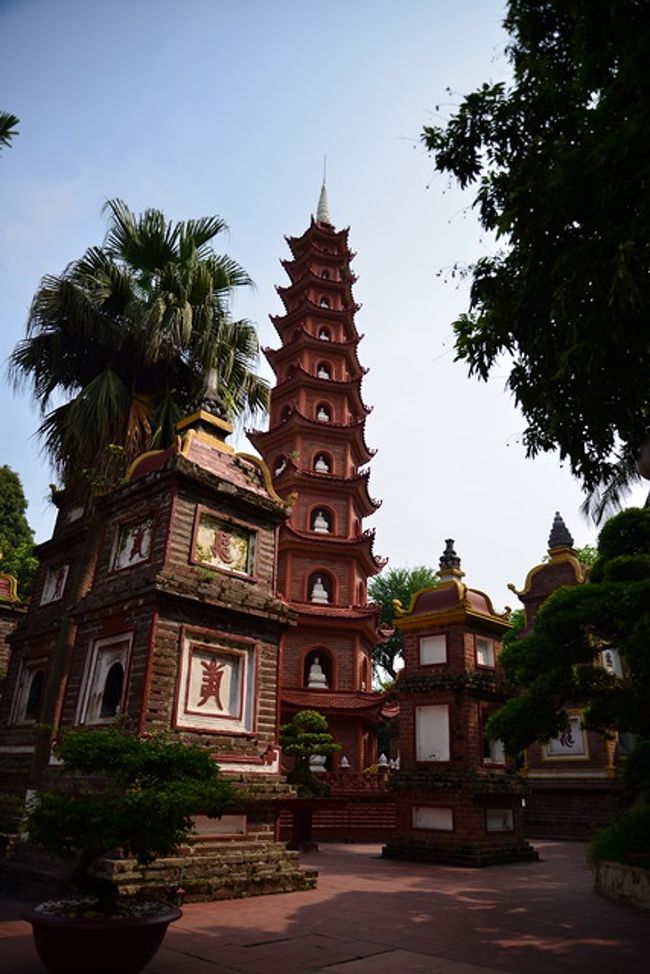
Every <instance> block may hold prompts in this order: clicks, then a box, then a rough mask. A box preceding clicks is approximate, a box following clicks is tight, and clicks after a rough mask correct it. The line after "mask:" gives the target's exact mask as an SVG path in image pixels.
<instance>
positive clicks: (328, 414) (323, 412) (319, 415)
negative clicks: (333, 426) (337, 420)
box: [315, 402, 332, 423]
mask: <svg viewBox="0 0 650 974" xmlns="http://www.w3.org/2000/svg"><path fill="white" fill-rule="evenodd" d="M315 413H316V419H317V420H318V422H319V423H331V422H332V407H331V406H330V404H329V403H327V402H319V403H318V404H317V406H316V411H315Z"/></svg>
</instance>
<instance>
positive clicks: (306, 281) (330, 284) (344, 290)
mask: <svg viewBox="0 0 650 974" xmlns="http://www.w3.org/2000/svg"><path fill="white" fill-rule="evenodd" d="M309 287H313V288H314V289H321V288H322V289H323V291H329V292H331V293H332V294H336V295H340V294H343V295H344V297H345V298H346V299H347V305H346V306H347V307H354V305H355V300H354V298H353V296H352V282H351V281H349V280H336V278H332V277H321V276H320V275H319V274H315V273H314V272H313V271H312V270H307V271H306V273H305V274H303V276H302V277H300V278H298V280H297V281H292V282H291V284H278V285H276V288H275V290H276V293H277V294H278V296H279V298H280V300H281V301H282V303H283V304H284V306H285V308H286V302H287V301H288V300H290V299H291V298H295V297H298V296H299V295H300V294H302V293H303V292H304V291H306V290H307V288H309Z"/></svg>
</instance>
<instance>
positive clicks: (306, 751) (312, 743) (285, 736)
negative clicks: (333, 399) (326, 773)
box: [280, 710, 341, 798]
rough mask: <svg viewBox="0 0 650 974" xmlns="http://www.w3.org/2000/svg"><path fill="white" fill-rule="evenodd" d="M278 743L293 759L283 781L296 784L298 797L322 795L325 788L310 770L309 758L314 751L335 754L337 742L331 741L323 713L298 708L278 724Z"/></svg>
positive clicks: (323, 795) (326, 789) (326, 792)
mask: <svg viewBox="0 0 650 974" xmlns="http://www.w3.org/2000/svg"><path fill="white" fill-rule="evenodd" d="M280 747H281V748H282V750H283V751H284V753H285V754H287V755H289V756H290V757H292V758H293V760H294V766H293V770H292V771H291V772H290V773H289V774H288V775H287V781H289V782H290V783H291V784H294V785H296V787H297V789H298V795H299V796H300V797H301V798H308V797H311V796H313V797H314V798H317V797H326V796H327V795H328V794H329V788H328V787H327V786H326V785H325V784H324V782H322V781H319V780H318V777H317V776H316V775H315V774H313V772H312V771H311V768H310V764H309V762H310V759H311V758H312V757H313V756H314V755H322V756H324V757H327V756H329V755H330V754H336V753H337V752H338V751H340V750H341V745H340V744H336V743H335V741H334V738H333V737H332V735H331V734H330V733H329V731H328V729H327V721H326V719H325V718H324V717H323V715H322V714H319V713H318V711H316V710H301V711H299V712H298V713H297V714H296V715H295V716H294V717H293V718H292V719H291V720H290V721H289V723H288V724H283V725H282V727H281V728H280Z"/></svg>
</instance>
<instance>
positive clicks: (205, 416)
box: [176, 409, 233, 434]
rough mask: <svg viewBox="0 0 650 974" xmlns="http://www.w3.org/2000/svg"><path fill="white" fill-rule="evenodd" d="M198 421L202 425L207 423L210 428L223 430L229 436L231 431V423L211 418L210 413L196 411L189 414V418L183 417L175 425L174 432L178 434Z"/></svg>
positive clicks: (200, 410)
mask: <svg viewBox="0 0 650 974" xmlns="http://www.w3.org/2000/svg"><path fill="white" fill-rule="evenodd" d="M198 419H200V420H201V422H203V423H209V424H210V425H211V426H216V427H217V428H218V429H220V430H223V431H224V433H226V434H230V433H232V431H233V425H232V423H229V422H228V420H227V419H219V417H218V416H213V415H212V413H206V412H205V410H204V409H197V411H196V412H195V413H191V415H190V416H185V417H184V418H183V419H180V420H179V421H178V422H177V423H176V430H177V431H178V432H179V433H180V432H181V430H184V429H185V428H186V427H187V426H191V424H192V423H195V422H196V421H197V420H198Z"/></svg>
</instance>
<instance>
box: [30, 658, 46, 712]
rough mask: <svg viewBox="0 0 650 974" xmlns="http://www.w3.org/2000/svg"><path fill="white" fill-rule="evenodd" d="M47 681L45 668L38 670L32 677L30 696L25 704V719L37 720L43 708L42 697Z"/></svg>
mask: <svg viewBox="0 0 650 974" xmlns="http://www.w3.org/2000/svg"><path fill="white" fill-rule="evenodd" d="M44 683H45V672H44V670H37V671H36V673H34V675H33V677H32V682H31V686H30V688H29V696H28V697H27V703H26V705H25V720H36V719H37V718H38V714H39V711H40V709H41V698H42V696H43V684H44Z"/></svg>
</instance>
